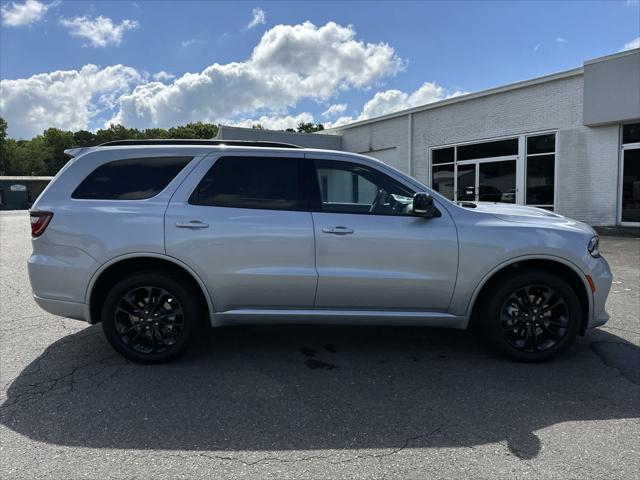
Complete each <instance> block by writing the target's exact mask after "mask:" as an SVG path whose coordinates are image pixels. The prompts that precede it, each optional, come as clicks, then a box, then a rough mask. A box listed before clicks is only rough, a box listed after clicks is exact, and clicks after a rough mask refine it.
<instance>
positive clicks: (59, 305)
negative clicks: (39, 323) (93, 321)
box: [33, 294, 89, 322]
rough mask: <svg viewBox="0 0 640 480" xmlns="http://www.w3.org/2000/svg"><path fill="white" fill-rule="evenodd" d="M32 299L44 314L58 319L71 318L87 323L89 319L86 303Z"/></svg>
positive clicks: (35, 296)
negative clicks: (50, 314)
mask: <svg viewBox="0 0 640 480" xmlns="http://www.w3.org/2000/svg"><path fill="white" fill-rule="evenodd" d="M33 299H34V300H35V301H36V303H37V304H38V306H40V308H42V309H43V310H45V311H46V312H49V313H52V314H53V315H58V316H60V317H66V318H73V319H75V320H83V321H85V322H86V321H87V319H88V318H89V315H88V311H89V306H88V305H87V304H86V303H76V302H67V301H64V300H53V299H51V298H43V297H39V296H38V295H35V294H34V295H33Z"/></svg>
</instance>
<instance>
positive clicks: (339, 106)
mask: <svg viewBox="0 0 640 480" xmlns="http://www.w3.org/2000/svg"><path fill="white" fill-rule="evenodd" d="M346 109H347V104H346V103H336V104H334V105H331V106H330V107H329V108H327V109H326V110H325V111H324V112H322V116H323V117H334V116H336V115H339V114H341V113H344V111H345V110H346Z"/></svg>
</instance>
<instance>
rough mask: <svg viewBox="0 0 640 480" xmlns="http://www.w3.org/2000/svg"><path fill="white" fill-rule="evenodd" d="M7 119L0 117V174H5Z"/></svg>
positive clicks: (6, 161) (7, 160)
mask: <svg viewBox="0 0 640 480" xmlns="http://www.w3.org/2000/svg"><path fill="white" fill-rule="evenodd" d="M7 155H8V150H7V121H6V120H5V119H4V118H2V117H0V175H6V170H7V163H8V162H9V159H8V158H7Z"/></svg>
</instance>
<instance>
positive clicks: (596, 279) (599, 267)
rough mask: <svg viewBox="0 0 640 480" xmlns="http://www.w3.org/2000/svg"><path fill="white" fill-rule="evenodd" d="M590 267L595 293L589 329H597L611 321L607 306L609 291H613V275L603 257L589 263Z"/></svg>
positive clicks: (588, 324)
mask: <svg viewBox="0 0 640 480" xmlns="http://www.w3.org/2000/svg"><path fill="white" fill-rule="evenodd" d="M589 267H590V268H589V270H590V275H591V278H592V279H593V283H594V285H595V292H593V309H592V314H591V316H590V317H589V322H588V323H587V328H596V327H599V326H601V325H604V324H605V323H607V321H608V320H609V314H608V313H607V311H606V309H605V304H606V303H607V297H608V296H609V290H611V283H612V281H613V274H612V273H611V269H610V268H609V264H608V263H607V261H606V260H605V259H604V258H603V257H598V258H593V259H592V260H591V261H590V262H589Z"/></svg>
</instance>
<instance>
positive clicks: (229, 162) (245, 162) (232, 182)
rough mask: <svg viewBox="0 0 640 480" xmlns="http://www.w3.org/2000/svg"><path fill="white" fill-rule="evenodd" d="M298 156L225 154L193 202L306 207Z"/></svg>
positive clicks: (233, 205) (287, 208) (221, 204)
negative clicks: (239, 155)
mask: <svg viewBox="0 0 640 480" xmlns="http://www.w3.org/2000/svg"><path fill="white" fill-rule="evenodd" d="M299 163H300V160H299V159H297V158H282V157H222V158H219V159H218V160H217V161H216V162H215V163H214V164H213V166H212V167H211V168H210V169H209V171H208V172H207V174H206V175H205V176H204V177H203V178H202V180H201V181H200V184H199V185H198V186H197V188H196V189H195V190H194V192H193V193H192V194H191V197H190V198H189V203H191V204H192V205H208V206H215V207H231V208H256V209H265V210H303V209H305V201H304V198H303V195H304V194H303V192H304V182H305V179H304V178H303V173H302V171H301V169H300V166H299Z"/></svg>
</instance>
